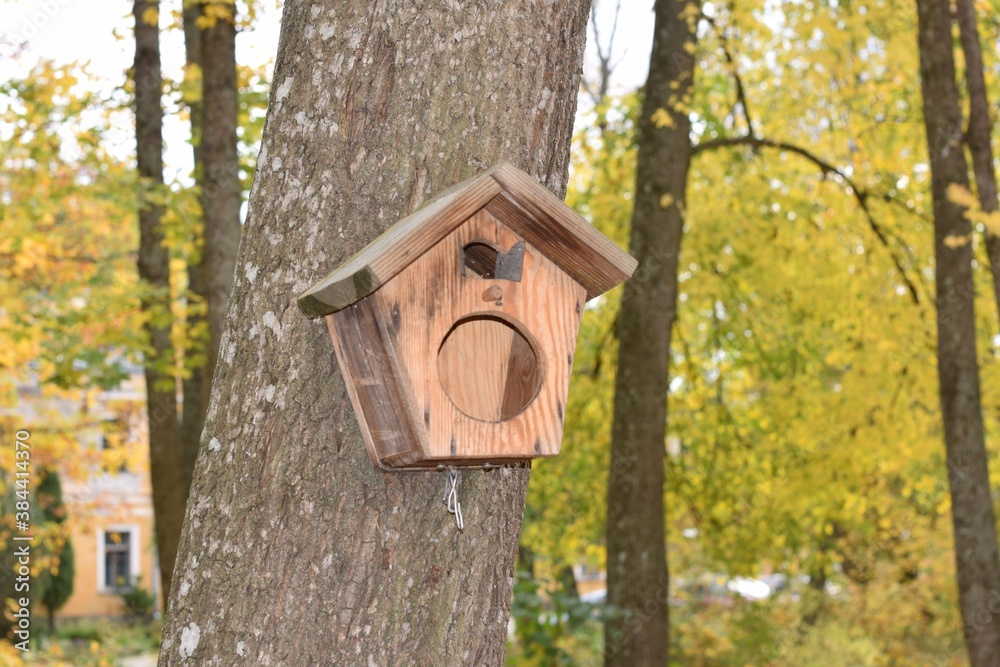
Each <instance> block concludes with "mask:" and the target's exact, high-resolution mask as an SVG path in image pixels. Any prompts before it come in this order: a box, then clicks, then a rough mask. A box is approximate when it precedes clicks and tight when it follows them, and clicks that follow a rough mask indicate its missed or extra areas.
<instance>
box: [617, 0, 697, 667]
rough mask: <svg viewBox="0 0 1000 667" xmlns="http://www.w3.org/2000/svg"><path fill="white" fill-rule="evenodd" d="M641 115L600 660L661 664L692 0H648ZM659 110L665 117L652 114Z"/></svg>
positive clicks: (622, 320)
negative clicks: (651, 19)
mask: <svg viewBox="0 0 1000 667" xmlns="http://www.w3.org/2000/svg"><path fill="white" fill-rule="evenodd" d="M655 12H656V23H655V27H654V32H653V51H652V55H651V56H650V61H649V77H648V79H647V81H646V87H645V97H644V100H643V106H642V115H641V116H640V118H639V121H638V127H637V129H638V145H639V148H638V151H639V152H638V157H637V160H638V162H637V165H636V195H635V209H634V211H633V214H632V232H631V240H630V242H629V250H630V252H631V254H632V256H633V257H635V258H636V259H638V260H639V267H638V269H637V270H636V272H635V274H634V275H633V276H632V279H631V280H630V281H629V282H627V283H626V284H625V292H624V295H623V297H622V306H621V313H620V315H619V319H618V369H617V373H616V376H615V405H614V417H613V422H612V430H611V474H610V477H609V481H608V520H607V569H608V603H609V604H610V605H612V606H613V607H615V608H616V609H617V610H618V611H619V612H621V613H620V615H616V616H614V617H613V618H612V619H611V620H609V622H608V623H607V630H606V638H605V645H606V646H605V664H606V665H608V667H618V666H621V667H626V666H627V667H634V666H640V667H645V666H647V665H656V666H657V667H662V666H663V665H665V664H667V662H668V661H667V654H668V648H669V642H668V610H667V596H668V576H667V556H666V536H665V534H664V523H663V482H664V461H663V457H664V451H665V442H666V426H667V390H668V388H669V375H668V371H669V358H670V337H671V329H672V327H673V323H674V318H675V315H676V307H677V258H678V253H679V251H680V243H681V234H682V231H683V226H684V212H685V197H686V186H687V173H688V166H689V164H690V161H691V150H692V149H691V139H690V132H691V121H690V119H689V117H688V110H689V108H690V103H691V102H690V96H691V91H692V88H693V84H694V65H695V62H694V59H693V58H692V57H691V56H690V55H689V54H690V53H692V52H693V47H694V46H695V40H696V32H695V27H696V20H697V15H698V12H699V6H698V4H697V3H695V2H685V1H684V0H658V1H657V3H656V9H655ZM660 110H663V112H665V113H666V114H667V115H668V116H669V118H670V122H669V123H663V122H660V123H657V121H656V120H655V115H656V114H657V112H658V111H660Z"/></svg>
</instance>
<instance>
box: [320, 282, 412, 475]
mask: <svg viewBox="0 0 1000 667" xmlns="http://www.w3.org/2000/svg"><path fill="white" fill-rule="evenodd" d="M380 320H381V315H380V313H379V310H378V304H377V302H376V300H375V299H362V300H361V301H359V302H357V303H355V304H353V305H352V306H350V307H349V308H345V309H343V310H340V311H338V312H337V313H336V314H334V315H333V316H331V317H327V318H326V321H327V326H328V328H329V329H330V335H331V337H332V338H333V342H334V349H335V350H336V353H337V360H338V361H339V362H340V367H341V370H342V371H343V375H344V381H345V383H346V384H347V391H348V394H349V395H350V397H351V404H352V405H353V406H354V409H355V411H356V412H357V413H358V415H357V416H358V424H359V425H360V426H361V433H362V435H363V437H364V439H365V445H366V447H367V448H368V453H369V455H371V457H372V460H373V461H375V462H378V461H380V460H382V459H384V458H386V457H389V456H399V455H402V454H408V453H410V452H412V451H413V450H419V448H420V443H421V433H420V432H419V430H418V427H417V426H416V425H415V424H414V423H413V414H412V413H413V411H412V409H411V401H410V400H409V399H408V396H407V394H408V391H409V390H408V388H407V387H406V377H405V374H404V372H405V371H403V369H402V368H401V366H400V365H399V364H397V363H396V356H395V352H394V350H393V349H392V347H391V345H390V343H389V341H388V340H387V336H386V332H385V327H384V326H383V324H382V323H381V322H380Z"/></svg>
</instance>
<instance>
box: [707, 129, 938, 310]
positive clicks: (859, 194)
mask: <svg viewBox="0 0 1000 667" xmlns="http://www.w3.org/2000/svg"><path fill="white" fill-rule="evenodd" d="M736 146H749V147H751V148H774V149H777V150H783V151H788V152H789V153H795V154H796V155H798V156H800V157H803V158H805V159H806V160H807V161H809V162H811V163H813V164H814V165H815V166H816V167H817V168H818V169H819V170H820V172H821V173H822V174H824V175H829V176H835V177H836V178H838V179H839V180H840V181H841V182H843V183H844V184H845V185H847V187H848V188H850V190H851V194H853V195H854V199H855V201H857V203H858V207H859V208H860V209H861V211H862V213H864V215H865V219H866V220H867V221H868V226H869V227H870V228H871V230H872V232H873V233H874V234H875V236H876V238H878V240H879V242H881V243H882V245H883V246H885V248H886V249H887V250H888V251H889V256H890V257H892V263H893V264H894V265H895V267H896V270H897V271H899V275H900V277H901V278H902V280H903V282H904V283H905V284H906V289H907V291H909V293H910V297H911V299H912V300H913V303H915V304H919V303H920V295H919V293H918V292H917V287H916V285H914V283H913V281H912V280H910V277H909V276H908V275H907V274H906V271H905V270H904V269H903V262H902V260H901V259H900V258H899V256H898V255H897V254H896V251H895V249H894V248H893V246H892V244H891V243H890V242H889V237H890V236H892V234H891V232H888V231H887V230H886V229H885V228H884V227H882V225H880V224H879V223H878V221H877V220H876V219H875V216H874V215H873V214H872V211H871V208H870V207H869V206H868V200H869V198H870V197H871V196H872V194H871V193H869V192H868V191H867V190H864V189H862V188H859V187H858V185H857V184H856V183H855V182H854V179H852V178H851V177H850V176H848V175H847V174H846V173H845V172H844V171H842V170H841V169H839V168H837V167H835V166H834V165H833V164H831V163H829V162H827V161H826V160H824V159H823V158H821V157H819V156H818V155H816V154H815V153H813V152H812V151H810V150H808V149H806V148H803V147H802V146H798V145H796V144H792V143H788V142H786V141H774V140H771V139H765V138H763V137H756V136H753V135H746V136H742V137H722V138H719V139H711V140H709V141H703V142H700V143H698V144H696V145H695V146H694V147H693V148H692V150H691V156H692V157H694V156H696V155H698V154H699V153H703V152H705V151H709V150H713V149H716V148H732V147H736ZM897 241H898V238H897Z"/></svg>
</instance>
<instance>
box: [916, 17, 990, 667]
mask: <svg viewBox="0 0 1000 667" xmlns="http://www.w3.org/2000/svg"><path fill="white" fill-rule="evenodd" d="M917 9H918V15H919V24H918V33H919V49H920V78H921V82H922V92H923V101H924V124H925V126H926V131H927V145H928V150H929V152H930V164H931V192H932V195H933V198H934V238H935V258H936V264H937V270H936V286H937V313H938V317H937V321H938V326H937V330H938V331H937V333H938V378H939V381H940V395H941V409H942V413H943V417H944V438H945V445H946V447H947V460H948V479H949V482H950V484H951V514H952V522H953V524H954V530H955V566H956V570H957V576H958V594H959V603H960V607H961V611H962V621H963V624H964V632H965V641H966V646H967V647H968V651H969V659H970V662H971V664H972V667H986V666H987V665H995V664H996V659H997V656H1000V619H998V618H997V615H996V614H995V613H993V609H994V607H995V601H994V599H993V597H992V596H995V595H997V592H998V591H1000V556H998V553H997V533H996V524H995V522H994V516H993V505H992V499H991V495H990V481H989V473H988V470H987V457H986V447H985V442H984V436H983V417H982V411H981V407H980V400H979V369H978V365H977V360H976V328H975V325H976V323H975V310H974V309H975V303H974V301H975V299H974V296H975V295H974V292H973V283H972V243H971V240H970V239H968V238H967V237H968V235H969V234H971V231H972V230H971V226H970V224H969V221H968V220H967V219H965V217H964V209H963V207H961V206H959V205H958V204H956V203H955V202H953V201H951V200H950V199H949V198H948V192H947V190H948V187H949V186H950V185H952V184H956V185H960V186H963V187H966V188H967V187H968V185H969V177H968V165H967V164H966V162H965V153H964V151H963V150H962V137H963V132H962V112H961V108H960V106H959V96H958V88H957V86H956V84H955V63H954V54H953V52H952V45H953V42H952V37H951V17H950V14H949V5H948V1H947V0H918V2H917ZM963 238H966V240H965V241H964V242H963V241H962V239H963Z"/></svg>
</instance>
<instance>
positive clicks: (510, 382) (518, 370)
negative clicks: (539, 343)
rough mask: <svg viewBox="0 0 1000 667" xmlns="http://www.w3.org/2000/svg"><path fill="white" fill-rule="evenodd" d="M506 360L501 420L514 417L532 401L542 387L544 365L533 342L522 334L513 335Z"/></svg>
mask: <svg viewBox="0 0 1000 667" xmlns="http://www.w3.org/2000/svg"><path fill="white" fill-rule="evenodd" d="M505 361H506V363H505V364H504V365H505V366H506V367H507V371H506V375H507V378H506V382H505V383H504V391H503V405H501V407H500V419H501V420H507V419H510V418H512V417H514V416H515V415H517V414H518V413H520V412H521V411H522V410H524V408H525V407H527V406H528V404H529V403H531V401H532V399H534V398H535V395H536V394H537V393H538V390H539V389H541V386H542V376H543V369H542V365H541V364H539V363H538V357H537V356H536V355H535V351H534V350H533V349H532V348H531V343H529V342H528V340H527V339H526V338H525V337H524V336H522V335H520V334H516V335H515V336H514V337H513V340H512V342H511V346H510V356H509V357H508V358H507V359H506V360H505Z"/></svg>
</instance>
